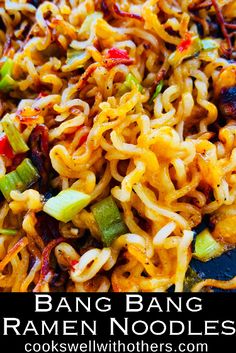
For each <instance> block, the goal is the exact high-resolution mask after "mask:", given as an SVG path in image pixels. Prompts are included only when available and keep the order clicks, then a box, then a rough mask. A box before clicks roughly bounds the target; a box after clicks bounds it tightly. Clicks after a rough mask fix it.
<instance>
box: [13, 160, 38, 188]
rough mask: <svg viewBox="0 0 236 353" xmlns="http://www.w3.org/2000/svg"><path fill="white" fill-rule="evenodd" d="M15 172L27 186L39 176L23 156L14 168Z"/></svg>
mask: <svg viewBox="0 0 236 353" xmlns="http://www.w3.org/2000/svg"><path fill="white" fill-rule="evenodd" d="M16 172H17V174H18V175H19V177H20V178H21V180H22V181H23V183H24V185H25V186H27V187H29V186H31V185H32V184H34V183H35V182H36V181H37V180H38V179H39V178H40V175H39V174H38V171H37V169H36V168H35V166H34V165H33V164H32V162H31V160H30V159H29V158H25V159H24V160H23V162H21V164H20V165H19V166H18V167H17V168H16Z"/></svg>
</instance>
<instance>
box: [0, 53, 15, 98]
mask: <svg viewBox="0 0 236 353" xmlns="http://www.w3.org/2000/svg"><path fill="white" fill-rule="evenodd" d="M13 66H14V62H13V60H12V59H9V58H7V59H6V61H5V62H4V64H3V66H2V67H1V70H0V75H1V80H0V90H1V91H4V92H8V91H10V90H11V89H12V88H14V87H15V86H16V81H15V80H14V79H13V78H12V77H11V74H12V69H13Z"/></svg>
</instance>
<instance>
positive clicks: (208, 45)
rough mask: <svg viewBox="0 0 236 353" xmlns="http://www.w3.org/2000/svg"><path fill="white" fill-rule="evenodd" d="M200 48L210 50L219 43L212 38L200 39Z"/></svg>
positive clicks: (217, 46)
mask: <svg viewBox="0 0 236 353" xmlns="http://www.w3.org/2000/svg"><path fill="white" fill-rule="evenodd" d="M201 43H202V50H212V49H216V48H219V44H218V43H217V42H216V41H215V40H214V39H210V38H207V39H202V41H201Z"/></svg>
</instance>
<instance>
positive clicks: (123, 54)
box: [107, 48, 129, 59]
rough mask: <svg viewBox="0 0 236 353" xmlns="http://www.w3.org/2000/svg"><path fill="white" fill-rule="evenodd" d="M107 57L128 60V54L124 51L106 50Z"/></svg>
mask: <svg viewBox="0 0 236 353" xmlns="http://www.w3.org/2000/svg"><path fill="white" fill-rule="evenodd" d="M107 57H108V58H109V59H129V54H128V53H127V51H126V50H122V49H118V48H111V49H109V50H108V53H107Z"/></svg>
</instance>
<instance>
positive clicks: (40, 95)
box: [36, 92, 48, 99]
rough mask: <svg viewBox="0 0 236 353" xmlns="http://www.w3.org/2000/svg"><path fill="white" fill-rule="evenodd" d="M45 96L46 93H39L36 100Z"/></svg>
mask: <svg viewBox="0 0 236 353" xmlns="http://www.w3.org/2000/svg"><path fill="white" fill-rule="evenodd" d="M47 96H48V94H47V92H40V93H39V95H38V97H37V98H36V99H40V98H43V97H47Z"/></svg>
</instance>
